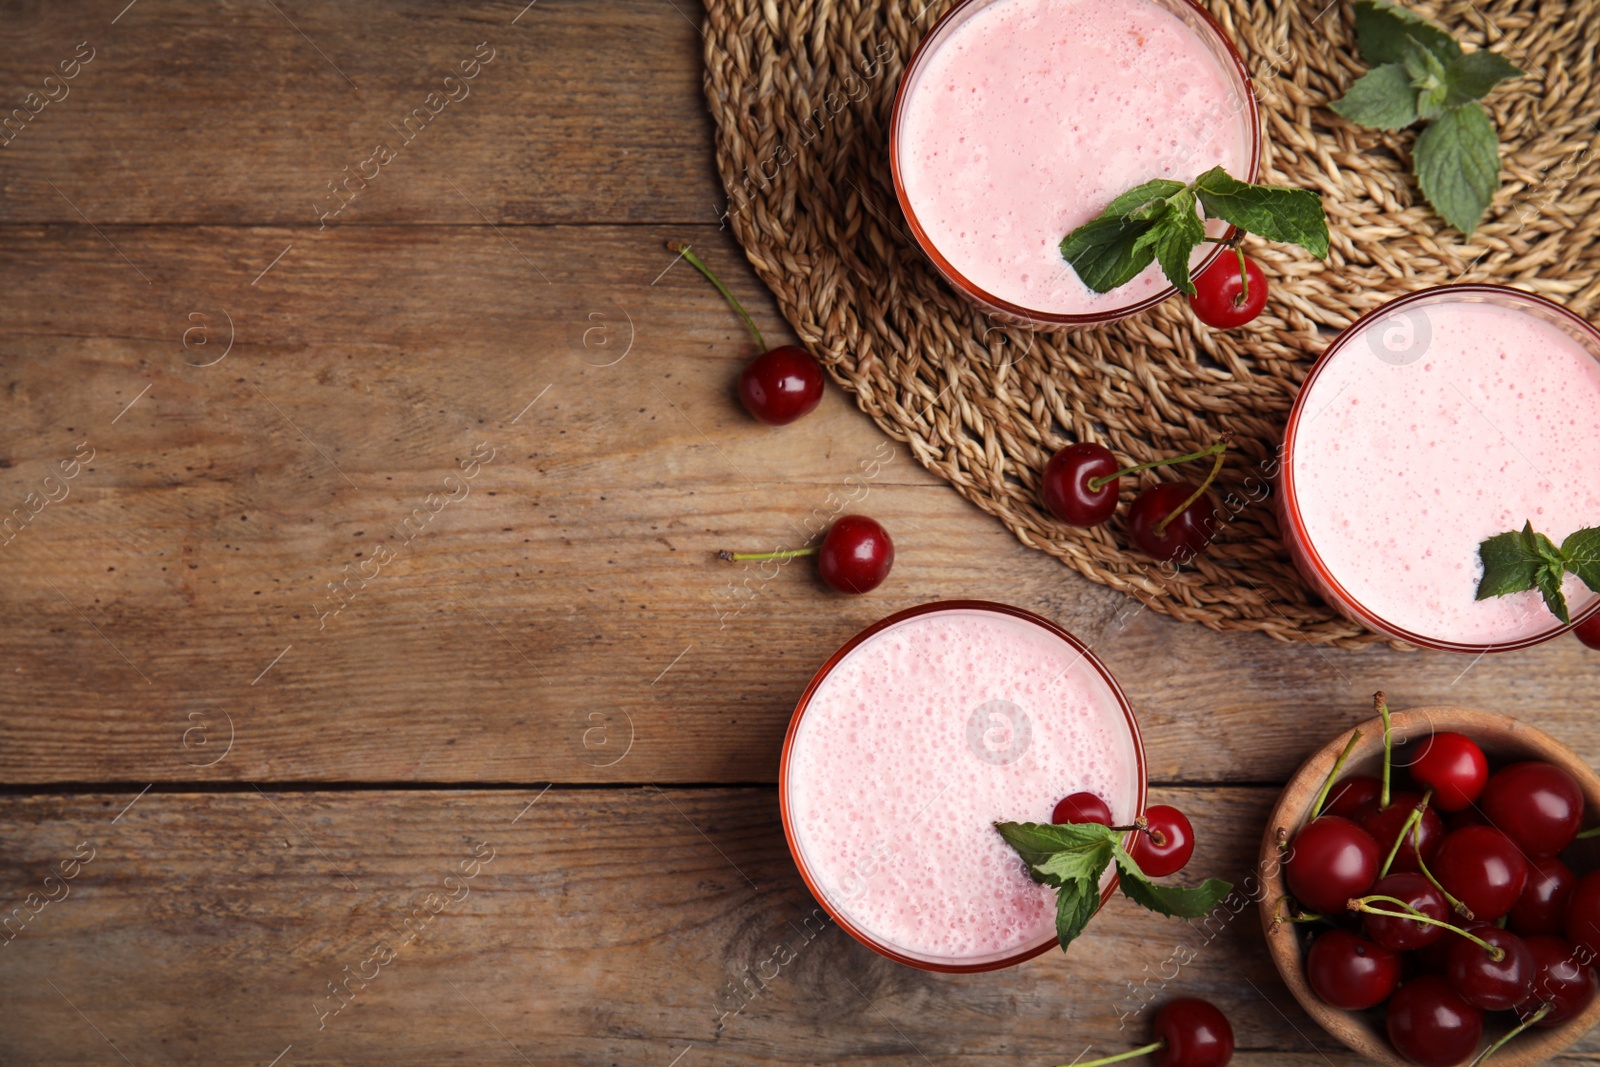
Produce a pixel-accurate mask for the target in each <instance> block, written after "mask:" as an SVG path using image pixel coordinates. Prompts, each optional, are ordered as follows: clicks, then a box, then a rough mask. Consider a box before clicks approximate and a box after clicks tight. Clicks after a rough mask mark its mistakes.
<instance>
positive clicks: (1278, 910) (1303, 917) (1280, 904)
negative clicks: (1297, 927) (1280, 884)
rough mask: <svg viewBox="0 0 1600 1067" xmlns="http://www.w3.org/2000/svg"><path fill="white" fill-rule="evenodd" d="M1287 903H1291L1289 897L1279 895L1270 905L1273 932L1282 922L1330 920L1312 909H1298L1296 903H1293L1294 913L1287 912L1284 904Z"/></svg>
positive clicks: (1320, 921) (1319, 921)
mask: <svg viewBox="0 0 1600 1067" xmlns="http://www.w3.org/2000/svg"><path fill="white" fill-rule="evenodd" d="M1289 903H1293V901H1292V900H1290V898H1289V897H1279V898H1278V900H1277V902H1276V903H1275V904H1273V905H1272V929H1273V931H1274V932H1276V931H1277V929H1278V927H1280V926H1282V925H1283V924H1284V923H1322V922H1331V921H1332V920H1330V919H1329V918H1328V917H1327V916H1326V915H1318V914H1317V913H1316V912H1314V911H1299V905H1298V904H1296V905H1295V909H1296V913H1295V914H1292V915H1291V914H1288V913H1287V912H1286V910H1285V908H1284V905H1285V904H1289Z"/></svg>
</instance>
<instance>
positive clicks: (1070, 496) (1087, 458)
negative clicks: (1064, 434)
mask: <svg viewBox="0 0 1600 1067" xmlns="http://www.w3.org/2000/svg"><path fill="white" fill-rule="evenodd" d="M1121 469H1122V468H1121V466H1120V465H1119V464H1118V463H1117V457H1116V456H1113V455H1112V454H1111V450H1110V449H1108V448H1106V447H1104V446H1103V445H1097V444H1094V443H1092V442H1089V441H1080V442H1078V443H1077V444H1075V445H1068V446H1067V447H1066V448H1063V449H1062V450H1061V451H1059V452H1057V453H1056V454H1055V455H1053V456H1051V457H1050V462H1049V463H1047V464H1045V468H1044V478H1043V483H1042V484H1043V488H1044V506H1045V507H1047V508H1049V509H1050V513H1051V514H1052V515H1054V516H1055V517H1056V518H1058V519H1060V520H1061V521H1062V522H1065V523H1068V524H1070V525H1072V526H1098V525H1100V524H1101V523H1102V522H1105V521H1106V520H1107V519H1109V518H1110V517H1111V515H1112V513H1113V512H1115V511H1116V510H1117V486H1118V483H1119V482H1120V481H1121V479H1120V478H1112V479H1111V481H1109V482H1106V483H1105V484H1104V485H1102V486H1101V487H1100V488H1098V489H1092V488H1090V486H1089V480H1090V479H1091V478H1105V477H1109V476H1110V475H1113V474H1115V473H1117V471H1119V470H1121Z"/></svg>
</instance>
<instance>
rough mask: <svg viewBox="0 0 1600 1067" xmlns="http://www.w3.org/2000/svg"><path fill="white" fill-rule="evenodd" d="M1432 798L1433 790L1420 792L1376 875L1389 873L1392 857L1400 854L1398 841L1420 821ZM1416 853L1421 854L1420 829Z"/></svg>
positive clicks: (1381, 875) (1380, 876) (1382, 875)
mask: <svg viewBox="0 0 1600 1067" xmlns="http://www.w3.org/2000/svg"><path fill="white" fill-rule="evenodd" d="M1432 798H1433V790H1431V789H1430V790H1428V791H1427V792H1426V793H1424V794H1422V801H1421V803H1419V804H1418V805H1417V806H1416V807H1414V808H1412V809H1411V814H1410V815H1409V816H1408V817H1407V818H1406V824H1405V825H1404V826H1402V827H1400V832H1399V833H1398V834H1396V835H1395V839H1394V844H1393V845H1392V846H1390V848H1389V855H1388V858H1386V859H1385V860H1384V861H1383V866H1382V867H1379V868H1378V877H1379V878H1380V879H1381V878H1383V877H1384V876H1386V875H1387V874H1388V873H1389V865H1390V864H1392V863H1394V858H1395V857H1396V856H1397V855H1399V854H1400V843H1401V842H1402V841H1404V840H1405V839H1406V835H1407V834H1409V833H1410V832H1411V828H1412V827H1413V826H1417V825H1419V824H1420V823H1421V822H1422V813H1423V812H1424V811H1426V810H1427V807H1428V801H1429V800H1431V799H1432ZM1416 843H1417V855H1418V856H1421V855H1422V831H1421V830H1418V831H1417V842H1416Z"/></svg>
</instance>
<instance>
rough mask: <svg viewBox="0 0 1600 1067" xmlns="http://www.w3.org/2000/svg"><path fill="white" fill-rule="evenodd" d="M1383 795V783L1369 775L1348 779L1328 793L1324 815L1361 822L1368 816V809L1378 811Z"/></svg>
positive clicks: (1323, 808)
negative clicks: (1363, 817)
mask: <svg viewBox="0 0 1600 1067" xmlns="http://www.w3.org/2000/svg"><path fill="white" fill-rule="evenodd" d="M1382 795H1383V782H1381V781H1380V780H1378V779H1377V778H1374V777H1372V776H1371V775H1369V774H1358V775H1356V776H1355V777H1353V778H1346V779H1344V780H1343V781H1341V782H1336V783H1335V784H1334V787H1333V788H1332V789H1331V790H1329V791H1328V800H1327V803H1325V804H1323V805H1322V814H1324V815H1342V816H1343V817H1345V818H1346V819H1350V820H1352V821H1354V822H1360V821H1361V817H1362V816H1364V815H1365V814H1366V810H1365V809H1367V808H1369V807H1370V808H1373V809H1376V808H1377V806H1378V798H1379V797H1380V796H1382Z"/></svg>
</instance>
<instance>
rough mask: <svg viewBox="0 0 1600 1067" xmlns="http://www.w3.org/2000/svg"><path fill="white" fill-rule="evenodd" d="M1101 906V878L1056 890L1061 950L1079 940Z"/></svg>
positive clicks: (1057, 927) (1057, 932) (1057, 930)
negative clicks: (1079, 936)
mask: <svg viewBox="0 0 1600 1067" xmlns="http://www.w3.org/2000/svg"><path fill="white" fill-rule="evenodd" d="M1099 907H1100V880H1099V879H1098V878H1097V879H1095V880H1094V881H1093V882H1089V883H1087V884H1081V883H1080V884H1077V885H1072V886H1066V887H1063V888H1061V889H1058V890H1056V940H1057V941H1058V942H1060V943H1061V951H1062V952H1065V951H1067V946H1068V945H1070V944H1072V942H1073V941H1075V940H1077V938H1078V935H1079V934H1081V933H1083V928H1084V927H1085V926H1088V925H1089V920H1090V919H1091V918H1093V917H1094V913H1095V912H1096V911H1097V910H1098V909H1099Z"/></svg>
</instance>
